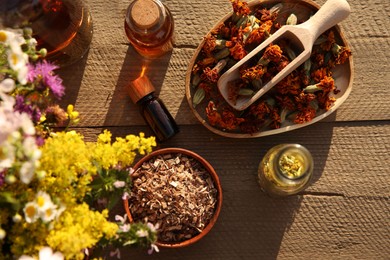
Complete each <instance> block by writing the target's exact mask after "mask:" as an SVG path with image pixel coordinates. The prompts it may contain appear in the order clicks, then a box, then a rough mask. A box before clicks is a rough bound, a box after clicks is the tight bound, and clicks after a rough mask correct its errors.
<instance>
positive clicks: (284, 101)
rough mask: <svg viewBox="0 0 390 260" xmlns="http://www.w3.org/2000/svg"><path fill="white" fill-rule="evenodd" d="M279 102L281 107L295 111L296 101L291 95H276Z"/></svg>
mask: <svg viewBox="0 0 390 260" xmlns="http://www.w3.org/2000/svg"><path fill="white" fill-rule="evenodd" d="M276 99H277V100H278V103H279V105H280V107H281V108H286V109H288V110H290V111H294V110H295V109H296V106H295V103H294V101H293V100H292V99H291V98H290V97H289V96H284V95H283V96H280V95H279V96H276Z"/></svg>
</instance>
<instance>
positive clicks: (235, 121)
mask: <svg viewBox="0 0 390 260" xmlns="http://www.w3.org/2000/svg"><path fill="white" fill-rule="evenodd" d="M244 121H245V119H244V118H239V117H236V116H235V115H234V113H233V112H231V111H228V110H224V111H223V112H222V122H220V125H221V127H222V128H226V129H227V130H234V129H237V128H238V126H239V125H240V124H241V123H242V122H244Z"/></svg>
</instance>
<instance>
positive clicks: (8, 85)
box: [0, 78, 16, 93]
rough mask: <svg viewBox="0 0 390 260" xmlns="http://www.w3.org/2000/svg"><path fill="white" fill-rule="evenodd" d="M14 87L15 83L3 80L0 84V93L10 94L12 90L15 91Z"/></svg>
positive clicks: (10, 80)
mask: <svg viewBox="0 0 390 260" xmlns="http://www.w3.org/2000/svg"><path fill="white" fill-rule="evenodd" d="M15 86H16V85H15V81H14V80H13V79H10V78H8V79H5V80H3V81H2V82H0V92H3V93H10V92H11V91H12V90H14V89H15Z"/></svg>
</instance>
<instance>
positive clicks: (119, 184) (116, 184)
mask: <svg viewBox="0 0 390 260" xmlns="http://www.w3.org/2000/svg"><path fill="white" fill-rule="evenodd" d="M113 185H114V187H115V188H117V189H119V188H123V187H125V185H126V182H124V181H115V182H114V183H113Z"/></svg>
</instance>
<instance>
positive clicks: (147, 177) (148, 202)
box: [130, 153, 217, 243]
mask: <svg viewBox="0 0 390 260" xmlns="http://www.w3.org/2000/svg"><path fill="white" fill-rule="evenodd" d="M132 178H133V187H132V192H131V194H130V205H131V206H130V211H131V213H132V215H133V218H134V219H135V220H144V219H147V220H148V221H149V222H151V223H153V224H155V225H158V226H159V227H160V230H159V234H158V239H159V241H161V242H167V243H172V242H181V241H184V240H188V239H190V238H192V237H194V236H196V235H198V234H199V233H200V232H202V230H203V229H204V228H205V227H206V226H207V224H208V223H209V221H210V219H211V218H212V216H213V215H214V210H215V207H216V203H217V190H216V188H215V186H214V182H213V180H212V178H211V176H210V174H209V173H208V172H207V171H206V169H205V168H204V167H203V165H202V164H201V163H200V162H199V161H197V160H195V159H194V158H192V157H189V156H186V155H184V154H180V153H178V154H165V155H162V156H161V155H160V156H157V157H155V158H153V159H151V160H149V161H147V162H145V163H143V164H142V166H141V167H140V168H138V169H137V170H136V171H135V172H134V173H133V175H132Z"/></svg>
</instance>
